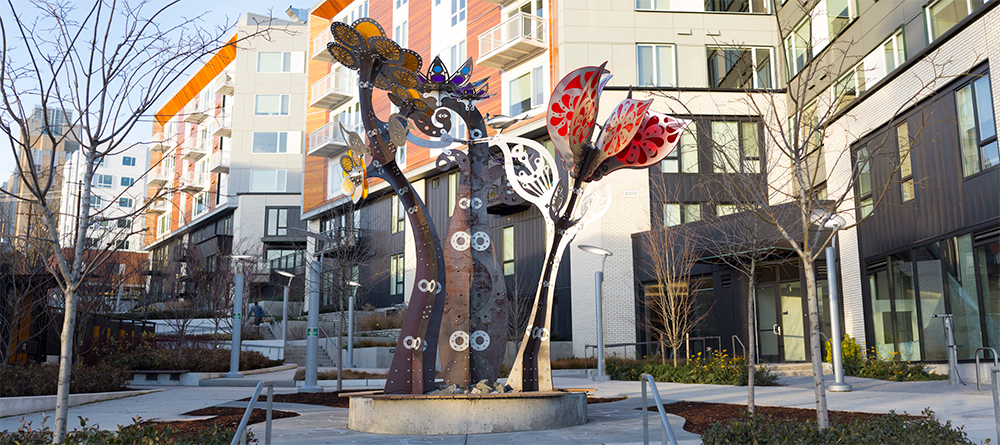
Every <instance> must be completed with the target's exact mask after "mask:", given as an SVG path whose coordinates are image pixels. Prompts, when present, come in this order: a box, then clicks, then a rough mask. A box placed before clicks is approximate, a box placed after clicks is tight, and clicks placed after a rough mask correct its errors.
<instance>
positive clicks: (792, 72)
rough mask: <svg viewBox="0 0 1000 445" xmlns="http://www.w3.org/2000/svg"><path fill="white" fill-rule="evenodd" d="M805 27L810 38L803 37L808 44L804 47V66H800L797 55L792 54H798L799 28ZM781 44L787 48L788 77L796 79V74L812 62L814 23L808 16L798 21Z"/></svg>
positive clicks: (786, 64) (786, 68)
mask: <svg viewBox="0 0 1000 445" xmlns="http://www.w3.org/2000/svg"><path fill="white" fill-rule="evenodd" d="M803 28H804V29H806V30H807V31H809V34H808V36H807V37H808V38H806V39H801V40H804V41H805V44H806V47H805V48H804V50H805V52H804V56H805V57H804V59H805V60H804V61H803V62H802V66H798V62H797V57H792V56H793V55H794V54H796V53H797V51H798V49H799V48H798V45H797V43H798V40H799V37H800V33H799V30H800V29H803ZM781 46H782V47H783V49H784V50H785V71H786V77H787V78H788V80H791V79H794V78H795V76H797V75H798V74H799V72H800V71H802V69H803V68H805V67H806V65H809V63H810V62H812V59H813V55H814V54H813V44H812V24H811V22H810V20H809V17H808V16H806V17H805V18H803V19H802V20H801V21H800V22H799V23H797V24H796V25H795V26H794V27H792V32H791V33H789V34H788V35H787V36H785V38H784V39H783V42H782V45H781Z"/></svg>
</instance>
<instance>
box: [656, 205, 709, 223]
mask: <svg viewBox="0 0 1000 445" xmlns="http://www.w3.org/2000/svg"><path fill="white" fill-rule="evenodd" d="M700 220H701V204H697V203H692V204H683V203H666V204H663V227H672V226H677V225H681V224H685V223H689V222H694V221H700Z"/></svg>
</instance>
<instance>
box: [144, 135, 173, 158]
mask: <svg viewBox="0 0 1000 445" xmlns="http://www.w3.org/2000/svg"><path fill="white" fill-rule="evenodd" d="M173 145H174V144H173V138H168V137H166V136H165V135H164V134H163V132H162V131H157V132H156V133H154V134H153V140H152V141H150V143H149V151H152V152H157V153H160V152H164V151H167V150H170V149H171V148H173Z"/></svg>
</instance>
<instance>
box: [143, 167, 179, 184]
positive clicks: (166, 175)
mask: <svg viewBox="0 0 1000 445" xmlns="http://www.w3.org/2000/svg"><path fill="white" fill-rule="evenodd" d="M172 182H174V171H173V170H172V169H167V168H163V166H162V165H161V166H158V167H156V168H154V169H153V170H151V171H150V172H149V179H148V180H147V181H146V185H148V186H150V187H162V186H164V185H167V184H170V183H172Z"/></svg>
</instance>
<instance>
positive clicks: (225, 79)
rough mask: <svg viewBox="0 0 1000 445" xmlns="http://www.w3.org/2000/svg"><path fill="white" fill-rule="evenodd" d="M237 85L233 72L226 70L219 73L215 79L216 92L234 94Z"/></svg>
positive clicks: (227, 94)
mask: <svg viewBox="0 0 1000 445" xmlns="http://www.w3.org/2000/svg"><path fill="white" fill-rule="evenodd" d="M235 85H236V82H235V78H234V77H233V73H232V72H229V71H226V72H224V73H222V74H220V75H219V77H217V78H216V79H215V88H214V89H215V94H223V95H226V96H232V95H233V91H234V90H235V88H234V86H235Z"/></svg>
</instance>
